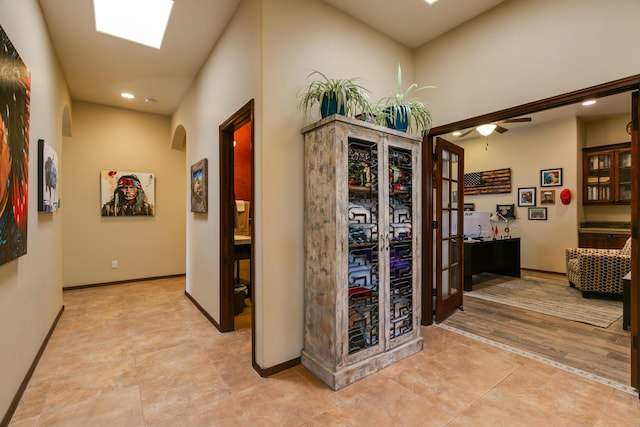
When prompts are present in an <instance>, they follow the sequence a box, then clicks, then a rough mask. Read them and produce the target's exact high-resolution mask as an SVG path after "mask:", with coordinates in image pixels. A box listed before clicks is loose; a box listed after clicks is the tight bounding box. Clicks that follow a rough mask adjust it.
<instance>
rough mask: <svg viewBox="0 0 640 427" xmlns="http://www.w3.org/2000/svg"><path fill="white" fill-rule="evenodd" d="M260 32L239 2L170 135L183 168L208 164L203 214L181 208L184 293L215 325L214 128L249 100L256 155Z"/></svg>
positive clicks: (256, 17)
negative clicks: (180, 139) (177, 137)
mask: <svg viewBox="0 0 640 427" xmlns="http://www.w3.org/2000/svg"><path fill="white" fill-rule="evenodd" d="M260 28H261V23H260V3H259V2H258V1H255V0H247V1H244V2H242V3H241V5H240V6H239V7H238V10H237V11H236V13H235V15H234V17H233V19H232V21H231V22H230V24H229V25H228V27H227V29H226V30H225V32H224V34H223V35H222V37H221V39H220V40H219V41H218V43H217V45H216V46H215V48H214V50H213V52H212V53H211V56H210V57H209V59H208V60H207V61H206V63H205V64H204V66H203V67H202V70H201V72H200V74H199V76H198V77H197V79H196V80H195V81H194V84H193V86H192V87H191V88H190V90H189V92H188V93H187V95H186V96H185V98H184V99H183V101H182V102H181V103H180V105H179V107H178V109H177V111H176V113H175V114H174V116H173V118H172V124H171V128H172V129H174V130H175V129H176V127H178V126H183V127H184V128H185V130H186V153H187V155H186V165H185V167H186V168H190V165H192V164H194V163H195V162H197V161H199V160H201V159H203V158H206V159H208V163H209V181H208V184H209V186H208V188H209V200H208V202H209V204H208V206H209V209H208V212H207V213H193V212H191V211H190V207H188V206H185V210H186V211H187V242H188V246H187V285H186V290H187V292H189V294H190V295H191V296H192V297H194V299H195V300H196V301H198V303H199V304H200V305H201V306H202V307H203V308H204V310H206V311H207V313H208V314H209V315H211V316H212V317H213V318H214V319H216V320H219V319H220V298H219V297H220V286H219V277H220V244H219V242H220V227H219V224H220V203H219V200H220V191H219V189H220V179H219V178H220V176H219V171H220V167H219V163H220V162H219V155H218V154H219V152H218V150H219V126H220V125H221V124H222V123H224V122H225V121H226V120H227V119H228V118H229V117H231V116H232V115H233V114H234V113H235V112H237V111H238V110H239V109H240V108H242V107H243V106H244V105H245V104H246V103H247V102H249V101H250V100H251V99H252V98H253V99H255V109H256V121H255V123H254V126H255V139H256V140H255V144H254V149H255V151H256V153H259V152H260V150H261V144H262V143H261V141H262V137H261V135H260V131H259V129H260V123H261V118H260V111H261V110H262V104H261V94H260V55H261V54H260ZM256 157H257V156H256ZM257 168H259V165H257ZM186 186H188V183H185V188H186ZM259 191H261V190H260V183H259V182H257V183H256V194H258V193H259ZM187 202H189V203H190V201H187ZM255 206H256V205H255V204H253V207H254V208H255ZM257 237H259V236H257ZM257 275H258V277H259V276H260V274H257ZM254 307H255V305H254ZM257 311H258V310H257ZM258 315H259V314H258Z"/></svg>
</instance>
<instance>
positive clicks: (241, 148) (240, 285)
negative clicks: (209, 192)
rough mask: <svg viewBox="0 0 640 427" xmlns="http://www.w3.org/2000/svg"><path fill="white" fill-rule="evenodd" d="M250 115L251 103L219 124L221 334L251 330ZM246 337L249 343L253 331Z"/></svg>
mask: <svg viewBox="0 0 640 427" xmlns="http://www.w3.org/2000/svg"><path fill="white" fill-rule="evenodd" d="M253 114H254V101H253V100H251V101H249V102H248V103H247V104H246V105H245V106H244V107H242V108H241V109H240V110H238V111H237V112H236V113H235V114H234V115H232V116H231V117H230V118H229V119H228V120H227V121H226V122H224V123H223V124H222V125H220V204H219V206H220V331H221V332H230V331H233V330H237V329H241V328H251V326H252V325H253V324H254V319H255V314H254V313H255V310H253V307H252V306H253V301H255V299H254V297H253V295H254V292H255V286H254V284H255V281H254V267H253V260H254V249H253V248H254V245H253V244H252V243H253V227H252V225H253V212H254V210H255V209H254V208H253V203H252V202H253V200H254V184H253V183H254V173H253V171H254V155H253V152H254V150H253V147H254V142H253V136H254V132H253ZM251 335H252V343H253V341H254V331H253V328H252V332H251ZM252 347H253V346H252ZM252 353H253V351H252ZM252 357H254V356H252Z"/></svg>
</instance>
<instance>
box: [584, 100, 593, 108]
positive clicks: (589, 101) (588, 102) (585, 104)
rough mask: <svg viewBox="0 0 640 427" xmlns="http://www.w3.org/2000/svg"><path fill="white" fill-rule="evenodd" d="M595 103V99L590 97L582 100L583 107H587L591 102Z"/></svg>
mask: <svg viewBox="0 0 640 427" xmlns="http://www.w3.org/2000/svg"><path fill="white" fill-rule="evenodd" d="M595 103H596V100H595V99H590V100H588V101H584V102H583V103H582V105H584V106H585V107H587V106H589V105H593V104H595Z"/></svg>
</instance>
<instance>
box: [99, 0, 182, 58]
mask: <svg viewBox="0 0 640 427" xmlns="http://www.w3.org/2000/svg"><path fill="white" fill-rule="evenodd" d="M172 7H173V0H93V8H94V12H95V16H96V30H97V31H99V32H101V33H105V34H109V35H112V36H115V37H119V38H121V39H125V40H129V41H132V42H134V43H139V44H143V45H145V46H150V47H153V48H156V49H160V46H161V45H162V38H163V37H164V32H165V30H166V29H167V24H168V22H169V16H170V15H171V9H172Z"/></svg>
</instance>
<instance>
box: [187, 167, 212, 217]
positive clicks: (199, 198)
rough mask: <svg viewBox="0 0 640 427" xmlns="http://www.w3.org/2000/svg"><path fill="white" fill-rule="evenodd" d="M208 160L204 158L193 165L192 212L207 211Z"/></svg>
mask: <svg viewBox="0 0 640 427" xmlns="http://www.w3.org/2000/svg"><path fill="white" fill-rule="evenodd" d="M207 169H208V161H207V159H202V160H200V161H199V162H197V163H195V164H193V165H191V212H207V201H208V199H209V195H208V190H207V185H208V184H207V180H208V176H207V175H208V170H207Z"/></svg>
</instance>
